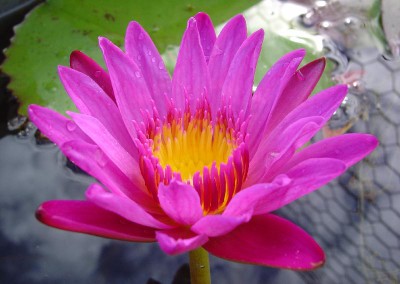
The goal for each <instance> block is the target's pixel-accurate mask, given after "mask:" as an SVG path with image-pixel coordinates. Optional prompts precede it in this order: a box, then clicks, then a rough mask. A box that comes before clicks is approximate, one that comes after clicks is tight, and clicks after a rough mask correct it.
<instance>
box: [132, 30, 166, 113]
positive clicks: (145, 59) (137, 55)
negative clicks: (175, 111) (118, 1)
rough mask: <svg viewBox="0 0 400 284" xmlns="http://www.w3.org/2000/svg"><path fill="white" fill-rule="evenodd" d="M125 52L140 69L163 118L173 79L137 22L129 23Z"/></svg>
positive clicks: (148, 37)
mask: <svg viewBox="0 0 400 284" xmlns="http://www.w3.org/2000/svg"><path fill="white" fill-rule="evenodd" d="M125 50H126V53H127V54H128V56H129V57H130V58H131V59H132V60H133V61H134V62H135V63H136V65H137V66H138V67H139V69H140V71H141V74H142V75H143V77H144V79H145V81H146V83H147V87H148V89H149V92H150V94H151V97H152V98H153V100H154V103H155V104H156V106H157V110H158V113H159V114H160V115H161V116H162V117H163V116H164V115H166V114H167V111H168V109H167V108H168V99H169V98H170V96H171V78H170V77H169V74H168V71H167V69H166V68H165V65H164V61H163V60H162V58H161V56H160V54H159V53H158V50H157V48H156V47H155V45H154V43H153V41H152V40H151V38H150V36H149V35H148V33H147V32H146V31H145V30H144V29H143V28H142V27H141V26H140V25H139V24H138V23H137V22H131V23H129V26H128V29H127V31H126V37H125Z"/></svg>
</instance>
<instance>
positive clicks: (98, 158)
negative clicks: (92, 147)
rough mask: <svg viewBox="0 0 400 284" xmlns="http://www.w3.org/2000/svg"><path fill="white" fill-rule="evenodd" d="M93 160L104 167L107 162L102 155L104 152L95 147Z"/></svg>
mask: <svg viewBox="0 0 400 284" xmlns="http://www.w3.org/2000/svg"><path fill="white" fill-rule="evenodd" d="M94 158H95V160H96V162H97V164H98V165H99V166H100V167H104V166H105V165H106V164H107V160H106V158H105V156H104V153H103V151H101V150H100V149H97V150H96V153H95V157H94Z"/></svg>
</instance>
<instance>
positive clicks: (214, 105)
mask: <svg viewBox="0 0 400 284" xmlns="http://www.w3.org/2000/svg"><path fill="white" fill-rule="evenodd" d="M246 37H247V29H246V20H245V19H244V17H243V16H242V15H237V16H235V17H233V18H232V19H231V20H230V21H229V22H228V23H227V24H226V25H225V26H224V27H223V29H222V31H221V33H220V34H219V35H218V38H217V40H216V42H215V44H214V47H213V50H212V52H211V57H210V60H209V63H208V68H209V70H210V79H211V92H210V93H209V97H208V100H209V102H210V107H211V112H212V115H213V117H215V115H216V113H217V110H218V109H219V108H220V107H221V90H222V87H223V85H224V82H225V78H226V75H227V74H228V70H229V67H230V66H231V63H232V60H233V57H234V56H235V54H236V52H237V51H238V49H239V47H240V46H241V45H242V43H243V42H244V40H245V39H246Z"/></svg>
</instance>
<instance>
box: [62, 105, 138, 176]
mask: <svg viewBox="0 0 400 284" xmlns="http://www.w3.org/2000/svg"><path fill="white" fill-rule="evenodd" d="M68 114H69V115H70V116H71V117H72V118H73V120H74V121H75V123H76V124H77V125H78V126H79V128H81V129H82V131H84V132H85V133H86V134H87V135H89V137H90V138H92V140H93V141H94V142H95V143H96V144H97V145H98V146H99V147H100V148H101V150H102V151H103V152H104V153H105V154H106V155H107V156H108V157H109V158H110V160H111V161H113V163H114V164H115V165H116V166H117V167H118V168H119V169H120V170H121V171H122V172H123V173H124V174H125V175H126V176H130V175H132V173H135V172H138V171H139V165H138V163H137V159H138V157H132V156H131V155H129V153H128V152H127V151H126V150H125V149H124V148H123V147H122V146H121V144H120V143H119V141H118V140H116V139H115V138H114V137H113V136H112V135H111V134H110V133H109V132H108V131H107V129H106V128H105V127H104V126H103V124H102V123H101V122H100V121H98V120H97V119H96V118H94V117H91V116H89V115H85V114H80V113H72V112H68Z"/></svg>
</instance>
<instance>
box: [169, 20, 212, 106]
mask: <svg viewBox="0 0 400 284" xmlns="http://www.w3.org/2000/svg"><path fill="white" fill-rule="evenodd" d="M209 90H210V76H209V73H208V68H207V63H206V59H205V57H204V52H203V49H202V47H201V43H200V38H199V32H198V29H197V22H196V19H195V18H190V19H189V21H188V25H187V29H186V31H185V33H184V35H183V38H182V42H181V45H180V49H179V54H178V58H177V61H176V66H175V70H174V75H173V78H172V95H173V100H174V102H175V106H176V108H177V109H180V110H184V109H185V103H186V100H187V101H188V102H189V106H190V109H191V111H192V112H194V111H195V110H196V104H197V100H198V99H201V97H202V96H206V95H207V92H208V91H209Z"/></svg>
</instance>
